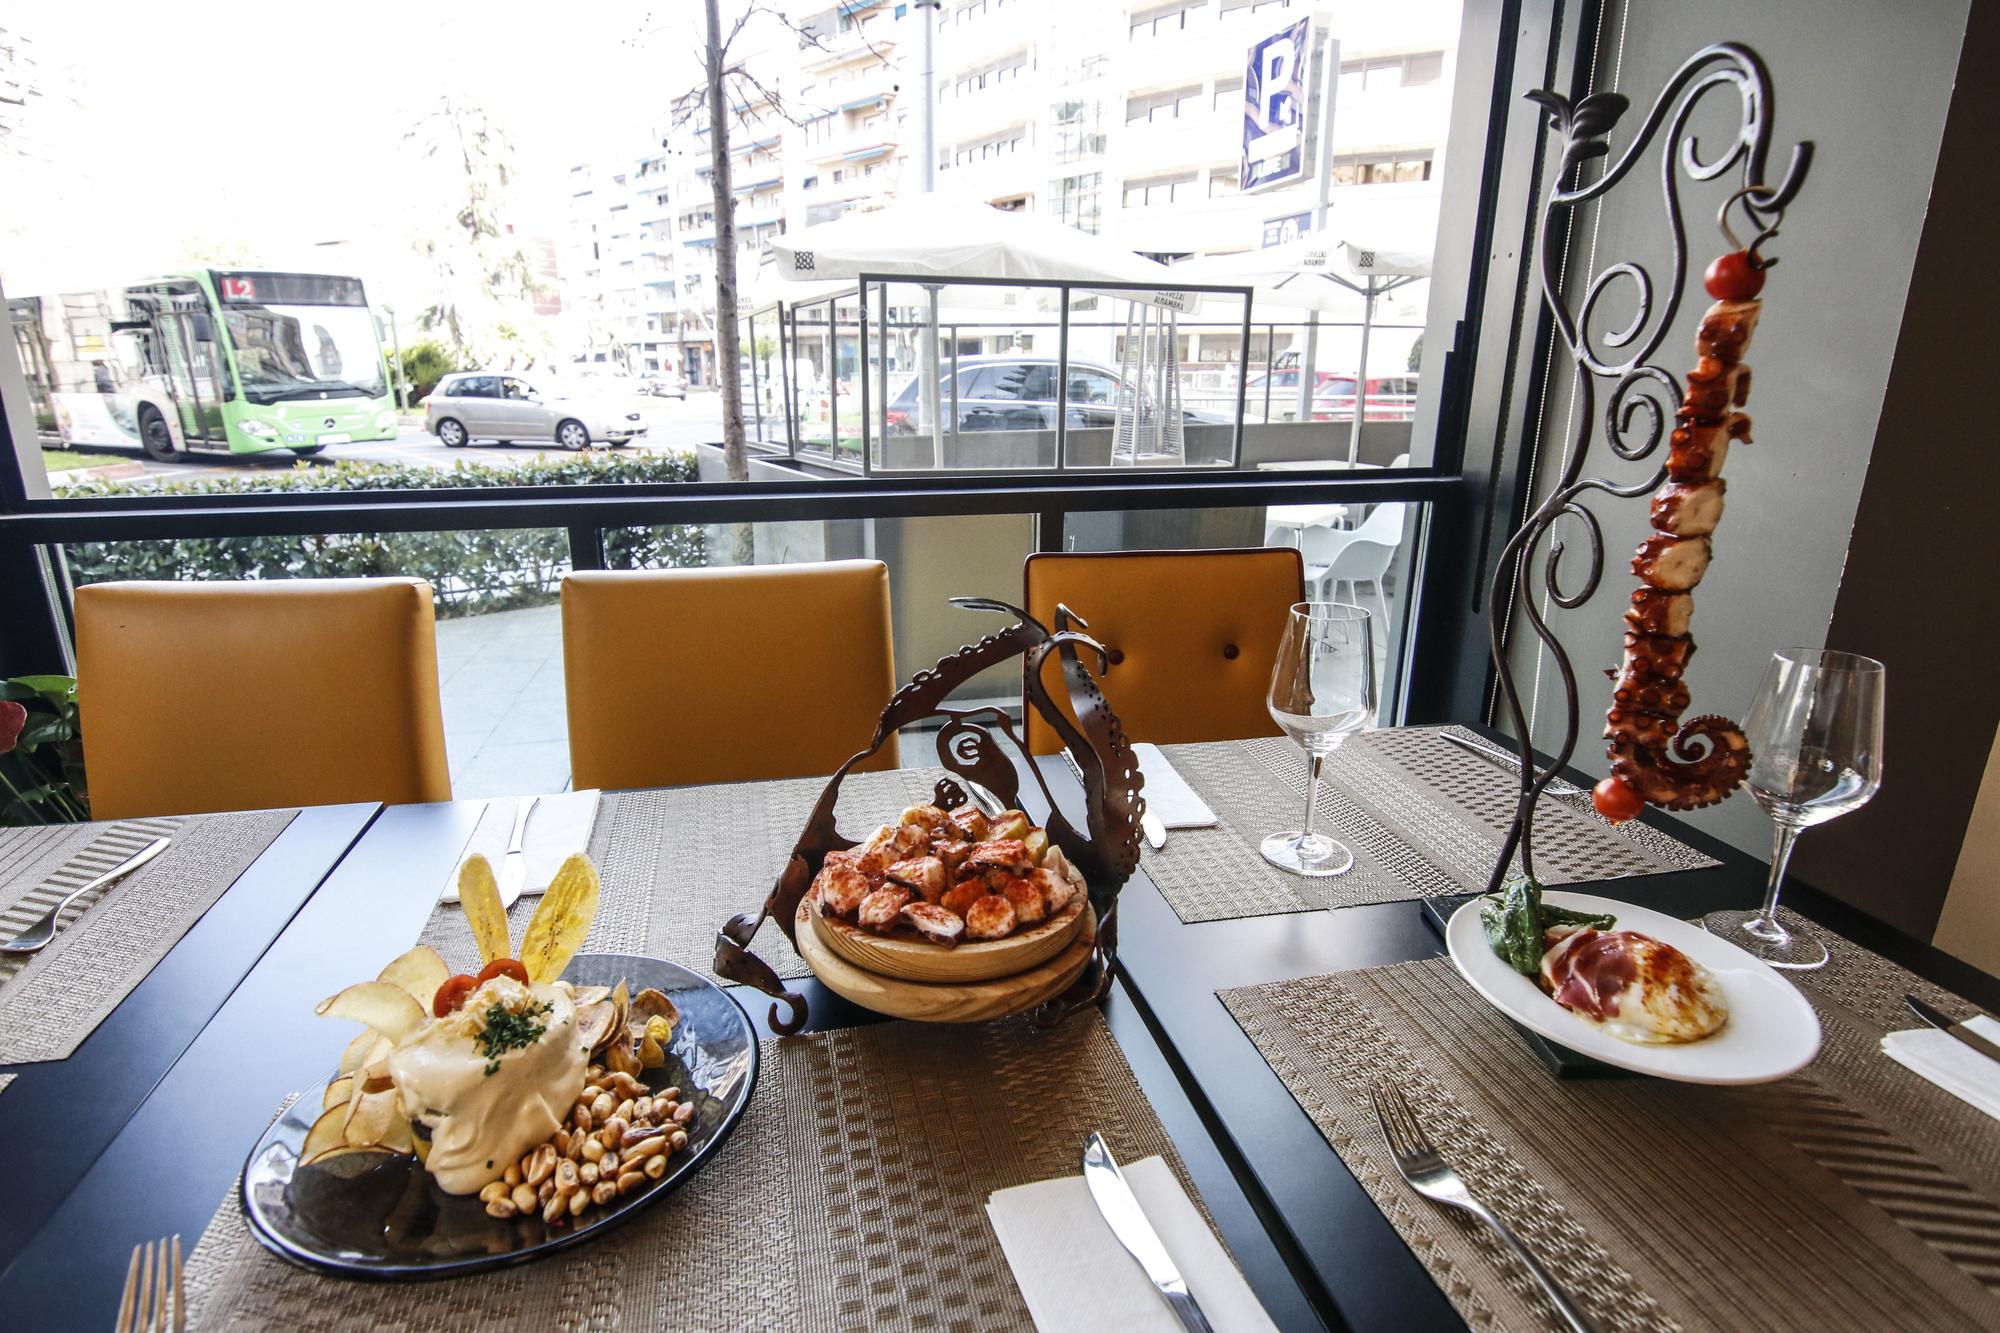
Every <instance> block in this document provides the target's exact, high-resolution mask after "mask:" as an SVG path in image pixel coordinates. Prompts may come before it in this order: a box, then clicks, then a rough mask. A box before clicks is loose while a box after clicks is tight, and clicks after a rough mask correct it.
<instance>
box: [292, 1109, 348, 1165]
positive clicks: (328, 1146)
mask: <svg viewBox="0 0 2000 1333" xmlns="http://www.w3.org/2000/svg"><path fill="white" fill-rule="evenodd" d="M346 1144H347V1103H346V1102H344V1101H343V1102H341V1103H340V1104H338V1105H336V1106H332V1107H329V1108H328V1109H326V1110H325V1111H322V1112H320V1117H319V1119H317V1120H315V1121H313V1123H312V1128H311V1129H309V1130H307V1131H306V1141H305V1142H304V1143H302V1144H300V1145H299V1158H300V1160H302V1161H307V1162H310V1161H312V1160H313V1158H315V1157H318V1156H319V1155H320V1154H321V1153H324V1152H330V1151H332V1150H333V1149H335V1148H340V1147H345V1146H346Z"/></svg>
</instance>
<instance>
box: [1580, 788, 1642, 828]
mask: <svg viewBox="0 0 2000 1333" xmlns="http://www.w3.org/2000/svg"><path fill="white" fill-rule="evenodd" d="M1590 803H1591V804H1592V805H1594V806H1596V807H1597V813H1598V814H1600V815H1603V816H1604V817H1605V818H1606V819H1608V820H1610V821H1611V822H1612V823H1614V824H1622V823H1624V822H1625V821H1626V820H1628V819H1637V818H1638V817H1639V812H1640V811H1641V810H1643V809H1645V808H1646V799H1645V798H1644V797H1643V796H1641V795H1639V793H1638V792H1636V791H1634V790H1633V789H1632V784H1631V783H1629V782H1627V781H1625V779H1623V778H1606V779H1604V781H1602V782H1600V783H1598V784H1597V785H1596V786H1595V787H1593V788H1592V789H1591V792H1590Z"/></svg>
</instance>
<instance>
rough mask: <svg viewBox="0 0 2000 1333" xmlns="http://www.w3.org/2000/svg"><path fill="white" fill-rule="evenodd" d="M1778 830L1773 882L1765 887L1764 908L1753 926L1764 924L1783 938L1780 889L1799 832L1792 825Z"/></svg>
mask: <svg viewBox="0 0 2000 1333" xmlns="http://www.w3.org/2000/svg"><path fill="white" fill-rule="evenodd" d="M1777 830H1778V832H1777V836H1776V839H1775V840H1774V841H1773V843H1772V846H1771V882H1770V883H1768V884H1766V885H1765V886H1764V906H1763V908H1762V909H1761V910H1760V911H1759V912H1758V913H1757V921H1756V922H1753V923H1752V924H1753V925H1755V924H1758V923H1762V924H1763V925H1764V926H1765V927H1766V928H1767V932H1768V933H1770V934H1772V935H1777V936H1782V935H1784V934H1785V933H1786V931H1785V928H1784V927H1783V926H1781V925H1779V924H1778V889H1779V887H1780V886H1782V885H1783V884H1784V882H1785V867H1786V866H1788V865H1790V864H1791V862H1792V845H1793V844H1794V843H1796V842H1797V841H1798V840H1799V831H1798V829H1797V827H1795V826H1794V825H1791V824H1779V825H1777ZM1760 933H1766V932H1760Z"/></svg>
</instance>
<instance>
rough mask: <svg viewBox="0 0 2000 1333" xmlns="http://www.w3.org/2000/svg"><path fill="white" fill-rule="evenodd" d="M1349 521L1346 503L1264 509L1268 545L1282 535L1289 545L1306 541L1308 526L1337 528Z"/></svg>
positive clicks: (1277, 506)
mask: <svg viewBox="0 0 2000 1333" xmlns="http://www.w3.org/2000/svg"><path fill="white" fill-rule="evenodd" d="M1346 521H1347V506H1346V505H1272V506H1270V507H1269V508H1268V509H1266V510H1265V511H1264V528H1265V537H1266V539H1265V542H1264V544H1265V545H1266V546H1270V545H1273V544H1274V543H1273V542H1272V541H1271V540H1270V538H1272V537H1282V538H1283V539H1284V541H1285V543H1286V545H1288V546H1299V545H1301V544H1303V543H1304V541H1305V530H1306V529H1307V528H1337V527H1341V526H1343V525H1344V524H1345V523H1346Z"/></svg>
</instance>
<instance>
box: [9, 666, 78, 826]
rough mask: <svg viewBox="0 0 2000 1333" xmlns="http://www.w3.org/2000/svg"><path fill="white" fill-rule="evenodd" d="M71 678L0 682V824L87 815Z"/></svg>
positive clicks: (61, 821) (55, 821)
mask: <svg viewBox="0 0 2000 1333" xmlns="http://www.w3.org/2000/svg"><path fill="white" fill-rule="evenodd" d="M79 737H80V732H79V731H78V728H77V714H76V680H75V678H74V677H71V676H17V677H15V678H14V679H12V680H0V799H4V802H5V803H4V804H0V824H76V823H81V822H83V821H84V820H87V819H89V818H90V796H89V793H88V790H87V789H86V787H85V785H84V777H83V742H82V741H81V739H80V738H79Z"/></svg>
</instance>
